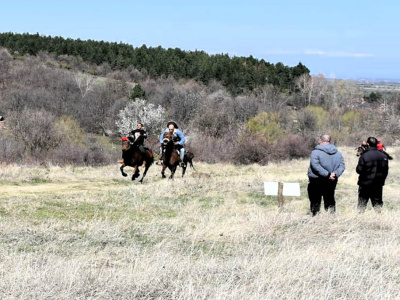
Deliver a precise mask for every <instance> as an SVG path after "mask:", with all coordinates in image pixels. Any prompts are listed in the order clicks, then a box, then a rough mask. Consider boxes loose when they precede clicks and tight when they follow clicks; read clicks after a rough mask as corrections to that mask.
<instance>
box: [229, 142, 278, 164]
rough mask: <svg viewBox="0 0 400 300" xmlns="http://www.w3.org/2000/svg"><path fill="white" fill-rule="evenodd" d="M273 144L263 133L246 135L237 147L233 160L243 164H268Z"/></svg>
mask: <svg viewBox="0 0 400 300" xmlns="http://www.w3.org/2000/svg"><path fill="white" fill-rule="evenodd" d="M271 146H272V145H271V143H270V142H269V141H268V140H267V139H266V138H265V137H264V136H263V135H245V136H243V137H242V138H241V139H240V140H239V143H238V145H237V146H236V147H235V150H234V153H233V160H234V161H235V162H237V163H239V164H243V165H247V164H253V163H258V164H261V165H267V164H268V161H269V160H270V156H271V151H272V147H271Z"/></svg>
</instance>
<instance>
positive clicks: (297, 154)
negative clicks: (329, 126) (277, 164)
mask: <svg viewBox="0 0 400 300" xmlns="http://www.w3.org/2000/svg"><path fill="white" fill-rule="evenodd" d="M314 146H315V144H314V139H313V138H312V137H308V138H305V137H302V136H299V135H294V134H290V135H288V136H286V137H284V138H282V139H281V140H280V141H279V142H277V143H276V144H275V145H274V147H273V151H271V159H273V160H286V159H289V160H290V159H298V158H304V157H308V156H309V155H310V153H311V151H312V149H313V148H314Z"/></svg>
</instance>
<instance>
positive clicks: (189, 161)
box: [185, 151, 196, 171]
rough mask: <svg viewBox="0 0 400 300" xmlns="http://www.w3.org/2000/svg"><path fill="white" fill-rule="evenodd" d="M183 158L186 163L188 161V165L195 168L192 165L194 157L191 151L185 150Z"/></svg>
mask: <svg viewBox="0 0 400 300" xmlns="http://www.w3.org/2000/svg"><path fill="white" fill-rule="evenodd" d="M185 158H186V163H189V166H190V167H191V168H192V169H193V170H195V171H196V169H195V168H194V166H193V158H194V154H193V153H192V152H189V151H188V152H186V154H185Z"/></svg>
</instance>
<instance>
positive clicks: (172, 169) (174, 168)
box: [169, 165, 177, 179]
mask: <svg viewBox="0 0 400 300" xmlns="http://www.w3.org/2000/svg"><path fill="white" fill-rule="evenodd" d="M176 167H177V166H176V165H175V166H173V167H171V176H169V179H174V174H175V171H176Z"/></svg>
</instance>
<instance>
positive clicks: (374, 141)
mask: <svg viewBox="0 0 400 300" xmlns="http://www.w3.org/2000/svg"><path fill="white" fill-rule="evenodd" d="M367 143H368V145H369V146H370V147H376V145H378V140H377V139H376V138H374V137H372V136H370V137H369V138H368V139H367Z"/></svg>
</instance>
